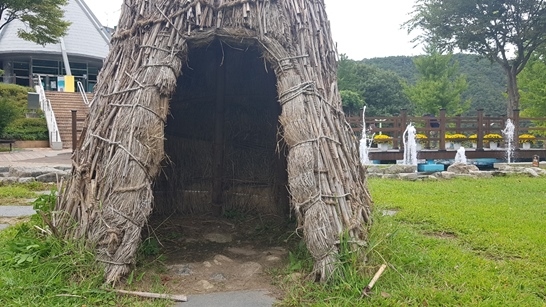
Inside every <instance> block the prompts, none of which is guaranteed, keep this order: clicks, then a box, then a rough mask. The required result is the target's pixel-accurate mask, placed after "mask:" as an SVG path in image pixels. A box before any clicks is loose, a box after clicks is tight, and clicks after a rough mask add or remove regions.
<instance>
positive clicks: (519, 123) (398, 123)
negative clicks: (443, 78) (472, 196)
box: [347, 110, 546, 151]
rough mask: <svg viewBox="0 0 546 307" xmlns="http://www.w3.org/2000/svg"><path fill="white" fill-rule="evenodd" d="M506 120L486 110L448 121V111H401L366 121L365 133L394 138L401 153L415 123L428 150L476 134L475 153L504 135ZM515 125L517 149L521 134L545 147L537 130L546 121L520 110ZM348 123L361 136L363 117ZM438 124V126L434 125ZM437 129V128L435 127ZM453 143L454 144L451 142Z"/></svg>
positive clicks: (349, 119) (513, 119)
mask: <svg viewBox="0 0 546 307" xmlns="http://www.w3.org/2000/svg"><path fill="white" fill-rule="evenodd" d="M506 120H507V118H506V117H505V116H499V117H493V116H487V115H484V113H483V110H477V114H476V116H454V117H447V116H446V112H445V110H440V115H439V117H437V118H435V117H428V116H410V115H408V114H407V111H406V110H401V112H400V115H399V116H374V117H366V123H365V129H366V130H367V131H368V134H372V133H375V134H386V135H389V136H390V137H392V138H393V139H392V141H393V149H401V148H402V147H403V141H402V135H403V133H404V131H405V129H406V127H407V125H408V124H409V123H413V124H414V126H415V128H416V130H417V133H421V134H424V135H426V136H427V139H426V140H427V141H426V148H428V149H437V150H440V151H441V150H446V146H445V145H446V137H445V136H446V133H447V134H455V133H460V134H464V135H466V137H467V138H466V139H460V140H457V141H459V142H462V141H467V142H468V141H470V139H468V137H469V136H470V135H473V134H476V135H477V138H476V139H475V142H476V150H477V151H480V150H482V151H483V149H484V141H487V140H488V139H484V136H485V135H487V134H490V133H495V134H499V135H501V136H502V135H503V134H502V130H503V129H505V125H506ZM511 120H512V123H513V124H514V126H515V129H514V143H515V146H514V147H516V148H517V147H518V146H517V144H518V140H519V136H520V135H522V134H532V135H534V136H535V137H536V138H535V139H534V141H536V142H538V144H542V145H543V146H544V144H545V143H546V142H545V141H546V137H544V131H545V130H546V128H544V127H537V126H536V125H535V124H534V123H535V122H546V118H544V117H540V118H538V117H537V118H531V117H520V116H519V110H514V117H513V118H511ZM347 121H348V122H349V124H350V125H351V127H353V131H354V132H355V134H357V135H358V136H359V137H360V135H361V133H362V128H363V127H362V117H360V116H349V117H347ZM435 123H437V125H435ZM435 126H437V127H435ZM448 141H452V142H453V140H448Z"/></svg>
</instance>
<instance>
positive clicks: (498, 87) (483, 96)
mask: <svg viewBox="0 0 546 307" xmlns="http://www.w3.org/2000/svg"><path fill="white" fill-rule="evenodd" d="M413 58H414V57H408V56H392V57H384V58H373V59H364V60H362V61H360V62H361V63H363V64H367V65H371V66H374V67H377V68H380V69H384V70H388V71H392V72H394V73H396V74H397V75H399V76H400V77H401V78H402V79H404V80H406V81H407V82H408V83H410V84H414V83H415V80H416V79H417V70H416V69H415V66H414V65H413ZM453 59H454V60H456V61H458V62H459V72H460V73H461V74H464V75H466V80H467V82H468V89H467V90H466V92H465V93H464V94H463V99H465V100H466V99H470V100H471V107H470V110H469V111H468V113H469V114H475V112H476V110H477V109H479V108H483V109H484V112H485V114H489V115H504V114H506V104H507V100H508V99H507V98H506V97H504V95H503V93H505V92H506V76H505V74H504V71H503V70H502V68H501V67H500V66H499V65H498V64H497V63H494V64H491V62H490V61H489V60H487V59H481V58H479V57H478V56H476V55H472V54H455V55H454V56H453Z"/></svg>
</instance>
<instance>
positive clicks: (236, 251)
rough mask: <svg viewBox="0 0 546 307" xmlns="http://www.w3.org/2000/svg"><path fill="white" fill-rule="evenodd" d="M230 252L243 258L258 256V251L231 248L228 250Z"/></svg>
mask: <svg viewBox="0 0 546 307" xmlns="http://www.w3.org/2000/svg"><path fill="white" fill-rule="evenodd" d="M227 251H228V252H230V253H233V254H237V255H241V256H254V255H256V254H257V252H256V251H253V250H251V249H247V248H239V247H230V248H228V249H227Z"/></svg>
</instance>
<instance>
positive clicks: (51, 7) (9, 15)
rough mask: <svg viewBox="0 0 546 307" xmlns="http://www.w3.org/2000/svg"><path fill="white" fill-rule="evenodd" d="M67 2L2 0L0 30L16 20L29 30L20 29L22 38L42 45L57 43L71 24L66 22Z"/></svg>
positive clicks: (52, 0) (0, 1) (53, 0)
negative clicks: (64, 18) (64, 7)
mask: <svg viewBox="0 0 546 307" xmlns="http://www.w3.org/2000/svg"><path fill="white" fill-rule="evenodd" d="M67 2H68V1H67V0H0V16H1V17H2V19H1V20H0V30H1V29H2V28H3V27H5V26H6V25H8V24H9V23H10V22H12V21H14V20H20V21H22V22H23V23H24V24H25V26H26V27H27V28H28V29H19V30H18V33H17V34H18V35H19V37H20V38H22V39H24V40H28V41H32V42H35V43H37V44H40V45H45V44H50V43H56V42H58V41H59V38H61V37H63V36H64V35H66V32H67V30H68V26H70V22H67V21H64V20H63V17H64V11H63V8H62V7H63V6H64V5H66V4H67Z"/></svg>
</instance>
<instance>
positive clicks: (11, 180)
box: [0, 177, 17, 183]
mask: <svg viewBox="0 0 546 307" xmlns="http://www.w3.org/2000/svg"><path fill="white" fill-rule="evenodd" d="M0 182H3V183H15V182H17V177H0Z"/></svg>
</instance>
